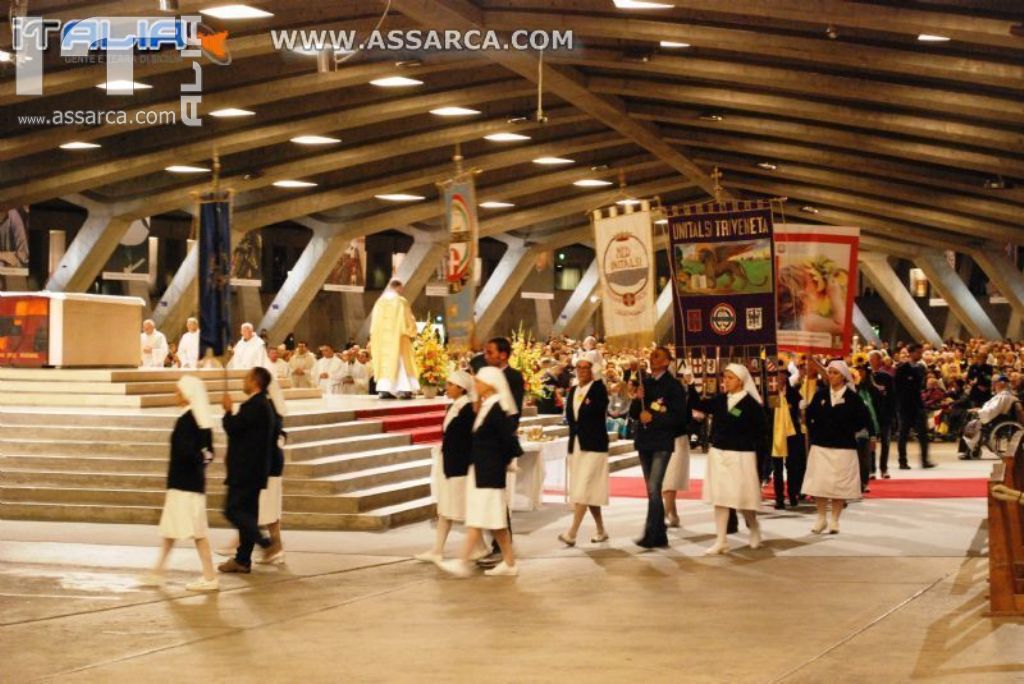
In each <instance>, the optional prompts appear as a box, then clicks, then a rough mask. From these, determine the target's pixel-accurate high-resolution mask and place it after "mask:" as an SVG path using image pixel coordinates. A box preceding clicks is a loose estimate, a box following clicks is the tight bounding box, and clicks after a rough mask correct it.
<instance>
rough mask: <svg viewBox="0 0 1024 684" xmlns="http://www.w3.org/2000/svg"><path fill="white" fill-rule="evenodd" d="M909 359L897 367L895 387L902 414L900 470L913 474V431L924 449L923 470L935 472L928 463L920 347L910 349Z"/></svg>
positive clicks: (923, 376)
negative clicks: (910, 458) (910, 460)
mask: <svg viewBox="0 0 1024 684" xmlns="http://www.w3.org/2000/svg"><path fill="white" fill-rule="evenodd" d="M907 353H908V354H909V355H910V359H909V360H908V361H906V362H904V363H901V364H900V365H899V366H897V367H896V377H895V378H894V381H893V384H894V385H895V388H896V406H897V409H898V410H899V412H900V436H899V441H898V442H897V444H896V449H897V454H898V456H899V459H900V470H910V464H909V463H908V462H907V440H908V439H909V438H910V430H911V429H913V430H914V431H915V432H917V442H918V444H920V445H921V467H922V468H934V467H935V464H934V463H932V462H930V461H929V460H928V425H927V424H926V420H925V413H926V412H925V409H924V400H923V399H922V398H921V392H923V391H924V378H925V369H924V366H923V365H921V355H922V353H923V349H922V347H921V345H920V344H916V343H915V344H911V345H909V346H908V347H907Z"/></svg>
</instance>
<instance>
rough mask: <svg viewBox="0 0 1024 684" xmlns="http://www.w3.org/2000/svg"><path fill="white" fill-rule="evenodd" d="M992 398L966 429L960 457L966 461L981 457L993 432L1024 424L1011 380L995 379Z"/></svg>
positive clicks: (969, 422)
mask: <svg viewBox="0 0 1024 684" xmlns="http://www.w3.org/2000/svg"><path fill="white" fill-rule="evenodd" d="M992 389H993V391H994V394H993V396H992V398H991V399H989V400H988V401H986V402H985V403H984V404H982V406H981V408H979V409H977V410H976V411H975V410H972V411H971V413H972V415H973V416H974V417H973V419H972V420H969V421H968V422H967V425H965V426H964V431H963V435H962V436H961V439H960V453H959V454H958V455H959V458H960V460H962V461H966V460H970V459H972V458H974V459H977V458H981V446H982V445H983V444H985V443H987V442H988V439H989V437H990V436H991V435H992V432H993V431H994V430H995V429H996V428H997V427H998V426H999V425H1001V424H1003V423H1008V422H1017V423H1020V422H1024V406H1022V405H1021V402H1020V399H1019V398H1018V397H1017V395H1016V394H1014V393H1013V391H1012V390H1011V389H1010V379H1009V378H1008V377H1006V376H1005V375H998V376H996V377H995V378H993V382H992Z"/></svg>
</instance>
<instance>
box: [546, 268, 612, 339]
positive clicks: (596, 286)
mask: <svg viewBox="0 0 1024 684" xmlns="http://www.w3.org/2000/svg"><path fill="white" fill-rule="evenodd" d="M600 280H601V278H600V273H598V270H597V259H594V260H593V261H591V262H590V266H588V267H587V270H586V271H584V272H583V277H582V278H580V282H579V284H577V285H576V289H575V290H573V292H572V295H571V296H570V297H569V301H567V302H566V303H565V307H564V308H563V309H562V313H560V314H559V315H558V320H556V321H555V324H554V326H553V327H552V329H551V333H552V334H553V335H567V336H569V337H576V336H577V335H579V332H580V330H582V329H583V326H584V325H585V324H586V322H587V321H588V320H590V317H591V316H593V315H594V311H595V310H596V309H597V302H591V301H590V298H591V297H593V296H594V295H596V294H598V293H599V291H600V288H601V285H600Z"/></svg>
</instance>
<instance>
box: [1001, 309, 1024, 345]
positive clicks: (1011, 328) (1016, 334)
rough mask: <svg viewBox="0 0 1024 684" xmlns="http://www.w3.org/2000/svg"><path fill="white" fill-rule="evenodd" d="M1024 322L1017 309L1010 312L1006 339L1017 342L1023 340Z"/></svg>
mask: <svg viewBox="0 0 1024 684" xmlns="http://www.w3.org/2000/svg"><path fill="white" fill-rule="evenodd" d="M1022 320H1024V319H1022V317H1021V315H1020V314H1019V313H1017V310H1016V309H1014V310H1013V311H1011V312H1010V322H1009V323H1007V325H1006V335H1004V337H1005V338H1006V339H1008V340H1014V341H1016V340H1019V339H1020V338H1021V332H1022V331H1021V328H1022V326H1021V322H1022Z"/></svg>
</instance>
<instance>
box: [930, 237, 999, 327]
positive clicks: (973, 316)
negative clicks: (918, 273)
mask: <svg viewBox="0 0 1024 684" xmlns="http://www.w3.org/2000/svg"><path fill="white" fill-rule="evenodd" d="M914 263H915V264H917V266H918V268H920V269H921V270H922V271H924V274H925V276H926V277H927V278H928V280H929V281H930V282H931V284H932V285H933V286H934V287H935V289H936V290H938V292H939V294H940V295H941V296H942V298H943V299H945V300H946V303H947V304H949V310H950V311H951V312H953V313H954V314H956V317H957V318H959V319H960V321H961V322H962V323H963V324H964V325H965V326H967V329H968V330H969V331H970V333H971V334H972V335H974V336H975V337H985V338H988V339H997V338H998V337H999V331H998V330H997V329H996V326H995V325H993V323H992V319H990V318H989V317H988V314H986V313H985V310H984V309H982V308H981V304H979V303H978V300H977V299H976V298H975V297H974V296H973V295H972V294H971V292H970V290H968V289H967V285H966V284H965V283H964V281H963V280H961V279H960V275H959V274H958V273H957V272H956V271H955V270H953V268H951V267H950V265H949V262H948V261H946V255H945V254H943V253H942V252H940V251H938V250H934V249H929V250H921V251H920V252H919V253H918V254H917V255H915V256H914Z"/></svg>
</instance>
